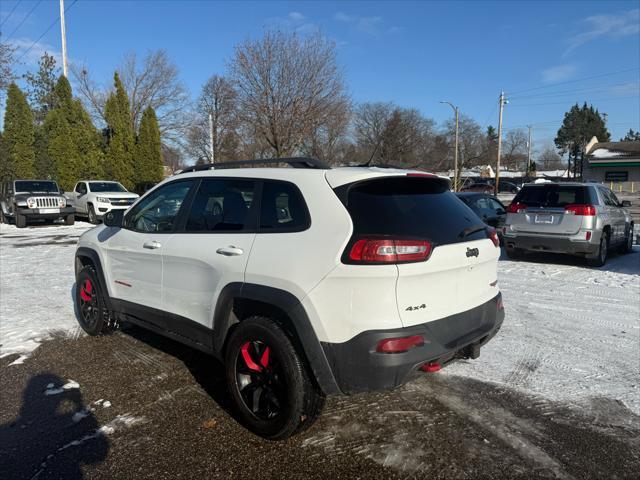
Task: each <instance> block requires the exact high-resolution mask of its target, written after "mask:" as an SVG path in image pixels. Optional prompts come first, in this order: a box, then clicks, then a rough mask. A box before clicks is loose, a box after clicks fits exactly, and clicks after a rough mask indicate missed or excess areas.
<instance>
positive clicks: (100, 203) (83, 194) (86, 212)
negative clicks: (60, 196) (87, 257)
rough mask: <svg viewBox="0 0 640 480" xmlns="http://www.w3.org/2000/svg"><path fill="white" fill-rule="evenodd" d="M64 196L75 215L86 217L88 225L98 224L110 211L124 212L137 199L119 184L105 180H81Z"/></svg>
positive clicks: (135, 195)
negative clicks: (73, 207)
mask: <svg viewBox="0 0 640 480" xmlns="http://www.w3.org/2000/svg"><path fill="white" fill-rule="evenodd" d="M65 196H66V197H67V199H69V200H70V201H71V203H72V204H73V205H74V206H75V208H76V215H78V216H86V217H87V218H88V219H89V222H90V223H98V221H99V220H100V219H102V217H103V216H104V215H105V214H106V213H108V212H110V211H111V210H126V209H127V208H129V207H130V206H131V205H132V204H133V203H134V202H135V201H136V200H137V199H138V197H139V195H138V194H137V193H132V192H130V191H128V190H127V189H126V188H124V187H123V186H122V185H121V184H120V183H118V182H113V181H106V180H81V181H79V182H78V183H76V186H75V188H74V189H73V192H66V193H65Z"/></svg>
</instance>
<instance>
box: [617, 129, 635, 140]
mask: <svg viewBox="0 0 640 480" xmlns="http://www.w3.org/2000/svg"><path fill="white" fill-rule="evenodd" d="M620 141H621V142H640V132H634V130H633V128H630V129H629V131H628V132H627V134H626V135H625V136H624V138H621V139H620Z"/></svg>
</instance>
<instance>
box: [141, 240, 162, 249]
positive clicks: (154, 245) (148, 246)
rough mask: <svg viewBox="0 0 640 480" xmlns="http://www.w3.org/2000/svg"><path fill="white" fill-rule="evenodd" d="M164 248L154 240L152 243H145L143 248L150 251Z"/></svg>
mask: <svg viewBox="0 0 640 480" xmlns="http://www.w3.org/2000/svg"><path fill="white" fill-rule="evenodd" d="M161 246H162V244H161V243H160V242H156V241H155V240H152V241H150V242H145V243H144V244H143V245H142V247H143V248H148V249H149V250H155V249H156V248H160V247H161Z"/></svg>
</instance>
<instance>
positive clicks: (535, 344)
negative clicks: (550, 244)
mask: <svg viewBox="0 0 640 480" xmlns="http://www.w3.org/2000/svg"><path fill="white" fill-rule="evenodd" d="M542 262H544V263H542ZM498 286H499V287H500V289H501V290H502V294H503V297H504V304H505V309H506V318H505V322H504V324H503V326H502V329H501V330H500V332H499V333H498V335H497V336H496V337H495V338H494V339H493V340H491V342H489V343H488V344H487V345H486V346H485V347H483V348H482V351H481V354H480V358H479V359H478V360H475V361H470V362H459V363H456V364H454V365H452V366H451V367H450V368H446V369H444V370H443V372H445V374H447V375H462V376H467V377H473V378H477V379H478V380H485V381H490V382H496V383H501V384H506V385H508V386H511V387H515V388H517V389H520V390H524V391H528V392H531V393H534V394H539V395H542V396H544V397H547V398H548V399H551V400H559V401H564V402H569V403H574V404H576V405H580V406H588V405H589V403H590V402H592V401H593V400H596V399H597V397H606V398H609V399H615V400H619V401H622V402H623V403H624V404H625V405H626V406H627V407H628V408H629V409H630V410H632V411H633V412H634V413H636V414H640V247H638V246H635V247H634V253H633V254H629V255H618V256H613V257H612V258H611V259H610V260H609V261H608V262H607V264H606V265H605V266H604V267H602V268H590V267H587V266H586V265H584V263H583V262H582V261H581V260H580V259H577V258H575V259H574V258H572V257H562V256H555V255H554V256H548V255H544V256H538V255H536V256H535V257H533V258H531V259H529V258H527V260H526V261H519V262H513V261H509V260H501V261H500V264H499V267H498Z"/></svg>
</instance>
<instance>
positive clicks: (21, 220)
mask: <svg viewBox="0 0 640 480" xmlns="http://www.w3.org/2000/svg"><path fill="white" fill-rule="evenodd" d="M26 226H27V217H25V216H24V215H20V214H18V213H16V227H18V228H24V227H26Z"/></svg>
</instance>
